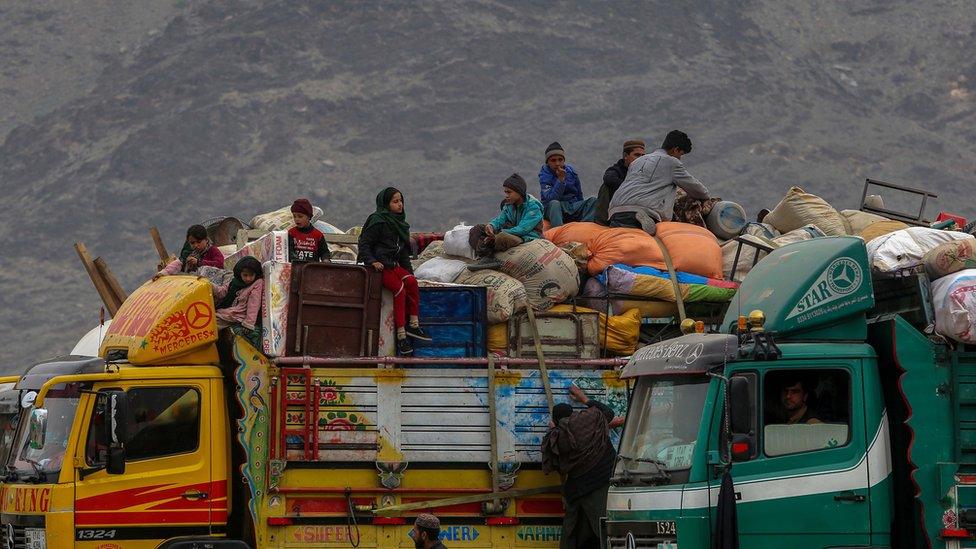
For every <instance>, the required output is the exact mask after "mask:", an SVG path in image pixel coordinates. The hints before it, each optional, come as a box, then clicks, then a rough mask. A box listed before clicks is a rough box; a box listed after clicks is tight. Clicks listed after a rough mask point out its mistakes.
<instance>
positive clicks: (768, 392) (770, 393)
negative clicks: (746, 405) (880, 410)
mask: <svg viewBox="0 0 976 549" xmlns="http://www.w3.org/2000/svg"><path fill="white" fill-rule="evenodd" d="M850 395H851V377H850V374H848V373H847V372H846V371H845V370H827V369H824V370H779V371H772V372H769V373H767V374H766V376H765V379H764V384H763V410H764V414H763V425H764V427H763V447H764V450H765V453H766V455H768V456H782V455H786V454H796V453H800V452H811V451H816V450H824V449H829V448H837V447H840V446H844V445H846V444H847V443H848V441H849V440H850V423H851V415H850V402H851V399H850Z"/></svg>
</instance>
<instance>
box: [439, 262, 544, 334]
mask: <svg viewBox="0 0 976 549" xmlns="http://www.w3.org/2000/svg"><path fill="white" fill-rule="evenodd" d="M454 282H455V283H457V284H466V285H469V286H484V287H486V288H488V322H489V323H491V324H495V323H498V322H505V321H507V320H508V319H509V318H510V317H511V316H512V315H513V314H515V313H517V312H520V311H522V310H523V309H525V306H526V303H528V297H527V296H526V295H525V286H523V285H522V283H521V282H519V281H518V280H516V279H514V278H512V277H510V276H508V275H507V274H505V273H500V272H498V271H492V270H488V269H486V270H482V271H474V272H472V271H469V270H467V269H465V270H463V271H461V274H460V275H458V277H457V278H456V279H455V280H454Z"/></svg>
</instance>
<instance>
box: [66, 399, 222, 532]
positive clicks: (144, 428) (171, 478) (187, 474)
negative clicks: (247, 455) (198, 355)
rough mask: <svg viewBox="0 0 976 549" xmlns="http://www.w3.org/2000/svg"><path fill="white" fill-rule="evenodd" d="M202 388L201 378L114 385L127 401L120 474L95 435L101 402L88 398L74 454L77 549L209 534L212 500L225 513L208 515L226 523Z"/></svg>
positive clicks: (101, 419) (100, 425)
mask: <svg viewBox="0 0 976 549" xmlns="http://www.w3.org/2000/svg"><path fill="white" fill-rule="evenodd" d="M209 387H210V385H209V382H208V380H200V381H199V382H197V381H188V382H180V383H173V382H171V381H170V382H166V381H152V382H146V381H140V382H139V385H138V386H122V387H121V389H123V390H125V391H126V395H127V401H128V418H127V420H128V421H127V424H128V425H127V430H126V431H127V432H126V440H125V450H126V464H125V472H124V473H123V474H112V475H110V474H108V473H107V472H106V470H105V454H106V449H105V448H103V447H100V444H99V441H100V440H101V438H100V437H99V436H98V435H99V431H100V429H102V428H103V425H104V424H105V423H104V414H105V410H104V402H105V399H104V398H98V397H97V396H96V397H95V398H92V399H90V405H89V406H88V410H87V418H86V424H87V425H88V429H87V432H86V433H83V435H82V436H84V437H86V438H85V439H84V440H85V444H84V447H83V448H81V449H79V454H82V455H78V456H76V469H75V479H76V496H75V540H76V546H77V547H99V546H102V547H104V546H106V545H107V546H112V544H113V543H114V544H115V546H118V547H126V548H129V547H132V548H142V547H156V546H157V545H158V544H159V543H160V542H161V541H162V540H164V539H168V538H171V537H174V536H184V535H195V534H196V535H199V534H209V533H211V524H212V522H213V518H212V517H211V502H212V501H219V502H222V505H221V506H222V507H223V509H225V510H224V511H223V515H224V516H223V517H214V518H216V519H218V520H217V522H219V523H226V482H224V481H220V482H216V483H215V482H212V477H211V467H210V446H211V425H212V421H211V417H210V415H211V414H210V413H209V411H210V409H211V406H210V400H211V394H210V391H209ZM103 388H107V387H103ZM113 388H115V389H118V388H119V387H118V386H116V387H113ZM78 465H80V466H78Z"/></svg>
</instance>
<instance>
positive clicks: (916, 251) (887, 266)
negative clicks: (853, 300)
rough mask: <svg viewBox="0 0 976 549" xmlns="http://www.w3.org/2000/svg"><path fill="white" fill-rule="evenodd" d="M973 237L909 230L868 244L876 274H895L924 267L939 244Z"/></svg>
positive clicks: (878, 238)
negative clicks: (927, 258) (929, 253)
mask: <svg viewBox="0 0 976 549" xmlns="http://www.w3.org/2000/svg"><path fill="white" fill-rule="evenodd" d="M972 238H974V237H973V235H971V234H966V233H961V232H957V231H942V230H939V229H930V228H928V227H909V228H907V229H902V230H900V231H895V232H893V233H888V234H886V235H882V236H879V237H877V238H875V239H873V240H871V241H870V242H868V243H867V249H868V261H870V262H871V269H872V270H873V271H874V272H876V273H883V274H884V273H896V272H898V271H902V270H906V269H912V268H914V267H917V266H919V265H921V264H922V257H924V256H925V254H926V253H927V252H928V251H929V250H932V249H934V248H936V247H937V246H939V245H940V244H945V243H946V242H951V241H953V240H966V239H972Z"/></svg>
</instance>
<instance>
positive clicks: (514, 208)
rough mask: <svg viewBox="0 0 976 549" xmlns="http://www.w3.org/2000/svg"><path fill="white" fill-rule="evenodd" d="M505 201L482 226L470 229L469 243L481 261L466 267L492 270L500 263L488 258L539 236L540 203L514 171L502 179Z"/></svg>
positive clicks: (540, 220) (540, 223)
mask: <svg viewBox="0 0 976 549" xmlns="http://www.w3.org/2000/svg"><path fill="white" fill-rule="evenodd" d="M502 191H503V192H504V193H505V200H504V201H503V202H502V211H501V213H499V214H498V216H496V217H495V219H492V220H491V221H489V222H488V223H487V224H485V225H475V226H474V227H472V228H471V233H470V236H469V237H468V238H469V242H470V243H471V247H472V248H474V250H475V253H476V254H477V255H478V256H479V257H482V258H483V259H482V261H480V262H478V263H474V264H472V265H468V269H470V270H472V271H477V270H479V269H494V268H495V267H498V266H500V263H499V262H498V261H496V260H495V259H494V257H491V256H492V254H494V253H495V252H504V251H505V250H508V249H510V248H514V247H515V246H518V245H519V244H522V243H523V242H529V241H531V240H536V239H539V238H542V203H541V202H539V201H538V200H537V199H536V198H535V197H534V196H532V195H530V194H528V193H526V185H525V179H523V178H522V176H521V175H519V174H517V173H513V174H512V175H510V176H508V178H507V179H505V181H503V182H502Z"/></svg>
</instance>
